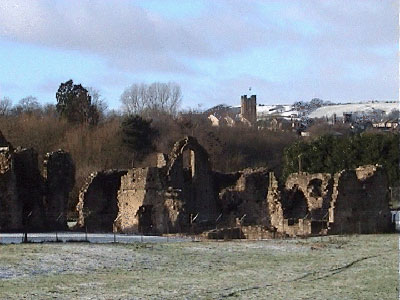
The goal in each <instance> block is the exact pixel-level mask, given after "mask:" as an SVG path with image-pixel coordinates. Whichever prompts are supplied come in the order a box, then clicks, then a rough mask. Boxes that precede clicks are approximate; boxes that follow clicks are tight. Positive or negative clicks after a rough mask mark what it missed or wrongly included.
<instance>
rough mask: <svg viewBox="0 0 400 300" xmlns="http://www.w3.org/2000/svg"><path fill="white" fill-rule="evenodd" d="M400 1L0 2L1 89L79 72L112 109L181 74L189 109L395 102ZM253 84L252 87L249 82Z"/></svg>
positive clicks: (12, 91)
mask: <svg viewBox="0 0 400 300" xmlns="http://www.w3.org/2000/svg"><path fill="white" fill-rule="evenodd" d="M398 5H399V2H398V1H397V0H259V1H258V0H187V1H186V0H143V1H141V0H112V1H111V0H1V1H0V98H3V97H9V98H11V100H12V101H13V103H14V104H16V103H17V102H18V101H19V100H20V99H22V98H23V97H26V96H30V95H32V96H34V97H37V98H38V100H39V102H40V103H43V104H45V103H52V104H55V103H56V98H55V94H56V92H57V89H58V87H59V85H60V84H61V83H62V82H66V81H67V80H69V79H72V80H73V81H74V83H75V84H82V85H83V86H85V87H92V88H95V89H97V90H99V91H100V94H101V95H102V97H103V98H104V99H105V101H106V102H107V103H108V105H109V107H110V108H112V109H119V108H120V106H121V102H120V96H121V94H122V93H123V91H124V90H125V89H126V88H128V87H129V86H130V85H132V84H134V83H149V84H150V83H152V82H175V83H177V84H179V85H180V86H181V88H182V93H183V102H182V108H184V109H187V108H194V109H206V108H209V107H212V106H214V105H218V104H228V105H238V104H240V96H241V95H244V94H256V95H257V102H258V103H262V104H291V103H294V102H295V101H309V100H311V99H312V98H316V97H317V98H320V99H323V100H329V101H332V102H355V101H368V100H397V99H398V91H399V82H398V79H399V64H398V53H399V8H398ZM249 88H251V91H250V90H249Z"/></svg>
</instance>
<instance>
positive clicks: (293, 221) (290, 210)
mask: <svg viewBox="0 0 400 300" xmlns="http://www.w3.org/2000/svg"><path fill="white" fill-rule="evenodd" d="M387 192H388V182H387V179H386V176H385V174H384V172H383V170H382V167H378V166H362V167H359V168H357V169H356V170H344V171H341V172H338V173H336V174H334V176H333V177H331V176H330V175H329V174H322V173H319V174H308V173H296V174H291V175H290V176H289V177H288V179H287V181H286V184H285V187H284V188H283V189H282V190H280V189H279V188H278V182H277V181H276V179H275V178H274V177H273V178H272V179H271V181H270V186H269V189H268V195H267V203H268V213H269V215H270V220H269V222H270V223H269V224H270V226H271V227H272V228H273V229H274V230H276V231H277V232H280V233H284V234H287V235H289V236H297V235H301V236H304V235H316V234H327V233H331V234H340V233H374V232H387V231H390V212H389V204H388V194H387Z"/></svg>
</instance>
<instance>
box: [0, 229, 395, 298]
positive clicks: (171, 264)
mask: <svg viewBox="0 0 400 300" xmlns="http://www.w3.org/2000/svg"><path fill="white" fill-rule="evenodd" d="M397 247H398V236H397V235H357V236H356V235H354V236H346V237H338V236H331V237H323V238H320V237H318V238H310V239H298V240H296V239H291V240H268V241H257V242H251V241H231V242H184V243H160V244H154V243H153V244H141V243H136V244H77V243H70V244H63V243H60V244H56V243H50V244H19V245H0V299H54V298H57V299H225V298H228V299H229V298H232V299H234V298H236V299H396V297H397V292H396V287H397V282H398V281H397V279H398V270H397V266H398V249H397Z"/></svg>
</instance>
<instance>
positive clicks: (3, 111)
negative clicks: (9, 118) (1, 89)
mask: <svg viewBox="0 0 400 300" xmlns="http://www.w3.org/2000/svg"><path fill="white" fill-rule="evenodd" d="M11 106H12V101H11V99H10V98H8V97H3V99H0V115H1V116H5V115H8V114H9V113H10V111H11Z"/></svg>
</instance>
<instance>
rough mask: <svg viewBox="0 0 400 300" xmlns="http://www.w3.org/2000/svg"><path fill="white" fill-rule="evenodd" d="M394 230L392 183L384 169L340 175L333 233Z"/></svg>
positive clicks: (333, 203) (367, 168) (368, 168)
mask: <svg viewBox="0 0 400 300" xmlns="http://www.w3.org/2000/svg"><path fill="white" fill-rule="evenodd" d="M389 230H390V210H389V201H388V182H387V178H386V175H385V174H384V172H383V169H382V167H381V166H373V165H368V166H362V167H359V168H357V169H356V170H347V171H342V172H339V173H336V174H335V176H334V185H333V195H332V200H331V205H330V209H329V233H332V234H338V233H375V232H387V231H389Z"/></svg>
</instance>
